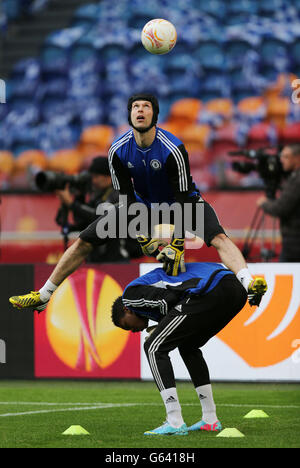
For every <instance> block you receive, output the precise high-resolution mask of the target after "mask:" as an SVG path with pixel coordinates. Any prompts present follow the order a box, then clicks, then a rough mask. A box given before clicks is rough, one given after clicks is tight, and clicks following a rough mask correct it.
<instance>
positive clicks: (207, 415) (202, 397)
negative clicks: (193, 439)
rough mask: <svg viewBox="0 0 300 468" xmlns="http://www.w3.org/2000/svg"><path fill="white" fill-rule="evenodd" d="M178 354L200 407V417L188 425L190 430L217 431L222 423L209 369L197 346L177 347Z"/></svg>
mask: <svg viewBox="0 0 300 468" xmlns="http://www.w3.org/2000/svg"><path fill="white" fill-rule="evenodd" d="M179 352H180V355H181V357H182V359H183V362H184V363H185V366H186V368H187V370H188V372H189V374H190V376H191V379H192V382H193V384H194V387H195V390H196V393H197V396H198V398H199V401H200V405H201V408H202V417H201V419H200V420H199V421H198V422H196V423H195V424H193V425H192V426H190V427H189V430H190V431H197V430H205V431H219V430H221V429H222V425H221V423H220V421H219V420H218V417H217V413H216V405H215V402H214V397H213V391H212V386H211V383H210V376H209V370H208V367H207V364H206V361H205V359H204V357H203V355H202V352H201V350H200V349H199V348H197V347H195V348H193V347H191V346H190V345H188V346H186V345H183V346H180V347H179Z"/></svg>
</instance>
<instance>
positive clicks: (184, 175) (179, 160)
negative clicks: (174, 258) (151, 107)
mask: <svg viewBox="0 0 300 468" xmlns="http://www.w3.org/2000/svg"><path fill="white" fill-rule="evenodd" d="M165 167H166V171H167V175H168V179H169V182H170V184H171V186H172V189H173V194H174V197H175V199H176V201H178V202H179V203H184V202H191V199H190V198H189V193H190V191H191V189H192V188H193V182H192V177H191V172H190V163H189V156H188V153H187V151H186V149H185V147H184V145H180V146H178V147H176V149H174V150H172V152H171V153H170V154H169V156H168V158H167V161H166V166H165Z"/></svg>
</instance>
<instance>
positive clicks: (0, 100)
mask: <svg viewBox="0 0 300 468" xmlns="http://www.w3.org/2000/svg"><path fill="white" fill-rule="evenodd" d="M0 104H6V84H5V81H4V80H0Z"/></svg>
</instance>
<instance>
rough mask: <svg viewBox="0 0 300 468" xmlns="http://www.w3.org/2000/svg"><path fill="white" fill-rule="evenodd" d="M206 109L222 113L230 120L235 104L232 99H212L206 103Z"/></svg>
mask: <svg viewBox="0 0 300 468" xmlns="http://www.w3.org/2000/svg"><path fill="white" fill-rule="evenodd" d="M205 110H206V111H208V112H212V113H213V114H218V115H221V116H222V117H223V118H224V119H225V120H230V119H231V118H232V117H233V112H234V105H233V102H232V100H231V99H226V98H220V99H212V100H211V101H208V102H207V103H206V104H205Z"/></svg>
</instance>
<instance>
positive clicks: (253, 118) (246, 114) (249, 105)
mask: <svg viewBox="0 0 300 468" xmlns="http://www.w3.org/2000/svg"><path fill="white" fill-rule="evenodd" d="M236 112H237V116H238V118H240V119H242V120H243V121H245V122H248V123H249V124H254V123H258V122H261V121H263V120H264V119H265V117H266V114H267V108H266V102H265V100H264V99H263V98H262V97H259V96H258V97H257V96H256V97H254V96H253V97H248V98H245V99H242V100H241V101H239V102H238V103H237V106H236Z"/></svg>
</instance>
